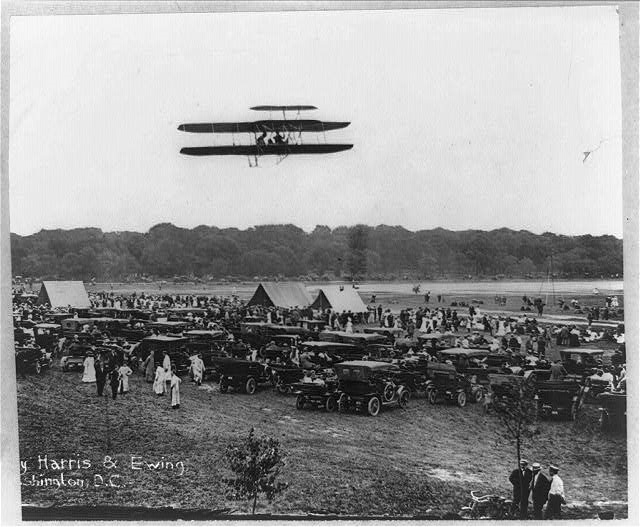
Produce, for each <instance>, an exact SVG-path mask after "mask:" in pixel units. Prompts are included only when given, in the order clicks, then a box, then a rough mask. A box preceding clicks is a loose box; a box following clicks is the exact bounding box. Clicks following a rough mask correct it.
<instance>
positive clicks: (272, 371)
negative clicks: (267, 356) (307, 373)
mask: <svg viewBox="0 0 640 527" xmlns="http://www.w3.org/2000/svg"><path fill="white" fill-rule="evenodd" d="M267 370H268V371H267V374H268V376H269V377H270V379H271V384H272V385H273V387H274V388H275V390H276V391H277V392H278V393H281V394H289V393H291V391H292V389H293V385H294V384H295V383H297V382H298V381H299V380H301V379H302V378H303V377H304V370H303V369H302V368H299V367H298V366H296V365H295V364H278V363H274V362H272V363H270V364H269V366H267Z"/></svg>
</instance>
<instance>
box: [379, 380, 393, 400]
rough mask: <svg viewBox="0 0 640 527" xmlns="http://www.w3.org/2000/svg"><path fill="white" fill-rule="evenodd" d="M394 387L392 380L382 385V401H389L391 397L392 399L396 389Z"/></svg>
mask: <svg viewBox="0 0 640 527" xmlns="http://www.w3.org/2000/svg"><path fill="white" fill-rule="evenodd" d="M395 388H396V387H395V386H394V384H393V383H392V382H388V383H387V384H386V386H385V387H384V391H383V392H382V397H383V398H384V401H385V402H386V403H388V402H389V401H391V399H393V394H394V393H395V391H396V390H395Z"/></svg>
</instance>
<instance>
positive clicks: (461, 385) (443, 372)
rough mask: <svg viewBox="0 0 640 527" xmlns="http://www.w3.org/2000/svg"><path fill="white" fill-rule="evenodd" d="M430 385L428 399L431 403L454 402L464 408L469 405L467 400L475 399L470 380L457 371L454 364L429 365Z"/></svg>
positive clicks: (433, 363) (430, 363) (427, 389)
mask: <svg viewBox="0 0 640 527" xmlns="http://www.w3.org/2000/svg"><path fill="white" fill-rule="evenodd" d="M427 367H428V371H429V373H428V376H429V384H428V385H427V387H426V392H427V399H428V401H429V403H431V404H436V403H437V402H438V400H444V401H448V402H454V403H456V404H457V405H458V406H460V407H463V406H465V405H466V404H467V399H469V398H470V397H473V400H475V392H473V390H472V388H473V387H472V386H471V383H470V382H469V380H468V379H467V378H466V377H465V376H464V375H462V374H461V373H459V372H458V371H457V370H456V367H455V366H454V365H452V364H446V363H444V362H429V363H428V366H427Z"/></svg>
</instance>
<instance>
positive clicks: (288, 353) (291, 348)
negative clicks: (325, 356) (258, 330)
mask: <svg viewBox="0 0 640 527" xmlns="http://www.w3.org/2000/svg"><path fill="white" fill-rule="evenodd" d="M299 343H300V337H298V335H274V336H273V337H272V338H271V340H270V341H269V343H267V344H266V345H265V346H263V347H262V348H260V351H259V352H258V355H259V356H260V358H262V359H269V360H275V359H276V358H278V359H280V360H286V359H289V358H292V357H293V354H294V353H295V350H296V349H297V347H298V345H299Z"/></svg>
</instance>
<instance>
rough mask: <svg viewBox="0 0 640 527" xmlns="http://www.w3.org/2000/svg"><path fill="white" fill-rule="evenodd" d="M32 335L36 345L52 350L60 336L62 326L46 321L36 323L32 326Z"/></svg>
mask: <svg viewBox="0 0 640 527" xmlns="http://www.w3.org/2000/svg"><path fill="white" fill-rule="evenodd" d="M33 336H34V339H35V341H36V344H37V345H38V346H40V347H41V348H44V349H46V350H47V351H53V348H54V347H55V345H56V344H57V342H58V339H59V338H60V337H62V326H61V325H60V324H51V323H48V322H43V323H40V324H36V325H35V326H33Z"/></svg>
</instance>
